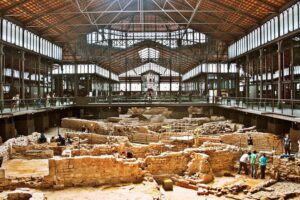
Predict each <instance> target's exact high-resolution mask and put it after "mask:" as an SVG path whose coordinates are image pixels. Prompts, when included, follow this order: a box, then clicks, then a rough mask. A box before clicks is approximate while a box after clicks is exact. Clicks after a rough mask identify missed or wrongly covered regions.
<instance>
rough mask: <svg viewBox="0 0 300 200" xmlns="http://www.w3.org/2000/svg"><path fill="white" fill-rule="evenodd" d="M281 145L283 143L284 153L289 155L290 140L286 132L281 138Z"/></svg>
mask: <svg viewBox="0 0 300 200" xmlns="http://www.w3.org/2000/svg"><path fill="white" fill-rule="evenodd" d="M283 145H284V152H285V154H286V155H291V140H290V138H289V135H288V134H286V135H285V138H284V139H283Z"/></svg>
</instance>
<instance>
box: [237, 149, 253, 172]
mask: <svg viewBox="0 0 300 200" xmlns="http://www.w3.org/2000/svg"><path fill="white" fill-rule="evenodd" d="M250 155H251V153H250V152H248V153H244V154H243V155H242V156H241V158H240V166H239V171H238V174H241V171H242V168H244V170H245V174H246V175H248V167H247V165H248V163H249V156H250Z"/></svg>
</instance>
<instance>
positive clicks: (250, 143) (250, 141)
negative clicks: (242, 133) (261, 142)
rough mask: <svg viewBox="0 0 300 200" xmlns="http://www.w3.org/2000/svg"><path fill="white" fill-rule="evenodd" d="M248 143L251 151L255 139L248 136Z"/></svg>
mask: <svg viewBox="0 0 300 200" xmlns="http://www.w3.org/2000/svg"><path fill="white" fill-rule="evenodd" d="M247 143H248V150H249V151H251V150H252V147H253V139H252V137H251V135H250V134H249V135H248V139H247Z"/></svg>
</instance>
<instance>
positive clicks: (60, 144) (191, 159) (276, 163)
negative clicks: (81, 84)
mask: <svg viewBox="0 0 300 200" xmlns="http://www.w3.org/2000/svg"><path fill="white" fill-rule="evenodd" d="M123 112H124V111H123ZM206 112H207V110H206V111H205V109H202V108H198V107H193V106H191V107H188V108H187V110H186V112H185V113H186V114H187V116H186V117H182V118H179V119H178V118H177V119H175V118H172V117H173V116H178V113H174V111H172V110H171V109H168V108H167V107H130V108H128V110H127V111H126V112H125V113H124V114H121V113H120V114H119V116H117V117H108V118H106V119H79V118H75V117H66V118H62V119H61V125H60V127H55V128H50V129H48V130H47V131H46V132H45V133H38V132H34V133H32V134H31V135H28V136H20V137H17V138H12V139H9V140H7V141H6V142H4V143H3V144H2V145H1V147H0V155H1V156H2V157H3V164H2V168H1V171H0V180H1V182H0V190H1V193H0V198H3V199H9V200H12V199H13V200H15V199H31V200H44V199H120V200H121V199H149V200H163V199H175V200H176V199H216V200H217V199H235V200H236V199H249V200H252V199H253V200H256V199H299V198H300V159H299V158H297V157H296V156H295V157H292V156H290V157H289V156H285V145H284V139H282V138H280V137H279V136H278V135H276V134H273V133H267V132H261V131H258V130H257V128H256V127H255V126H252V127H246V126H245V125H243V124H240V123H235V122H233V121H232V120H229V119H226V117H224V116H221V115H209V114H207V113H206ZM181 114H182V113H181ZM249 138H251V139H249ZM249 140H251V142H252V143H251V144H249ZM293 145H294V144H293ZM297 147H298V146H297ZM297 147H294V146H293V148H294V149H291V150H293V151H295V150H296V149H297ZM254 151H256V152H257V154H256V159H255V160H256V162H255V164H253V163H252V158H251V157H252V154H251V155H250V159H248V161H249V162H248V161H244V162H245V164H246V165H248V166H247V167H246V169H245V168H242V169H241V170H240V169H239V168H240V165H241V163H240V162H242V161H243V160H242V157H243V156H244V154H245V155H248V152H251V153H253V152H254ZM263 156H265V158H266V164H265V165H266V170H265V172H262V170H261V166H260V165H261V164H262V162H263V161H262V160H261V158H262V157H263ZM250 165H251V166H250ZM252 165H253V166H254V167H255V169H256V170H255V171H256V172H254V169H253V168H252ZM253 173H255V174H253ZM262 173H265V177H262ZM252 174H253V175H252Z"/></svg>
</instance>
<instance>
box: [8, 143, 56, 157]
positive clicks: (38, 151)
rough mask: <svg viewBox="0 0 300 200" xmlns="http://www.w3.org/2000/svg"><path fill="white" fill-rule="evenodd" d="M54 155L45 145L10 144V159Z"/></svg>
mask: <svg viewBox="0 0 300 200" xmlns="http://www.w3.org/2000/svg"><path fill="white" fill-rule="evenodd" d="M53 155H54V153H53V150H50V149H49V147H48V146H47V145H43V144H37V145H27V146H12V148H11V154H10V158H11V159H48V158H52V157H53Z"/></svg>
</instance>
